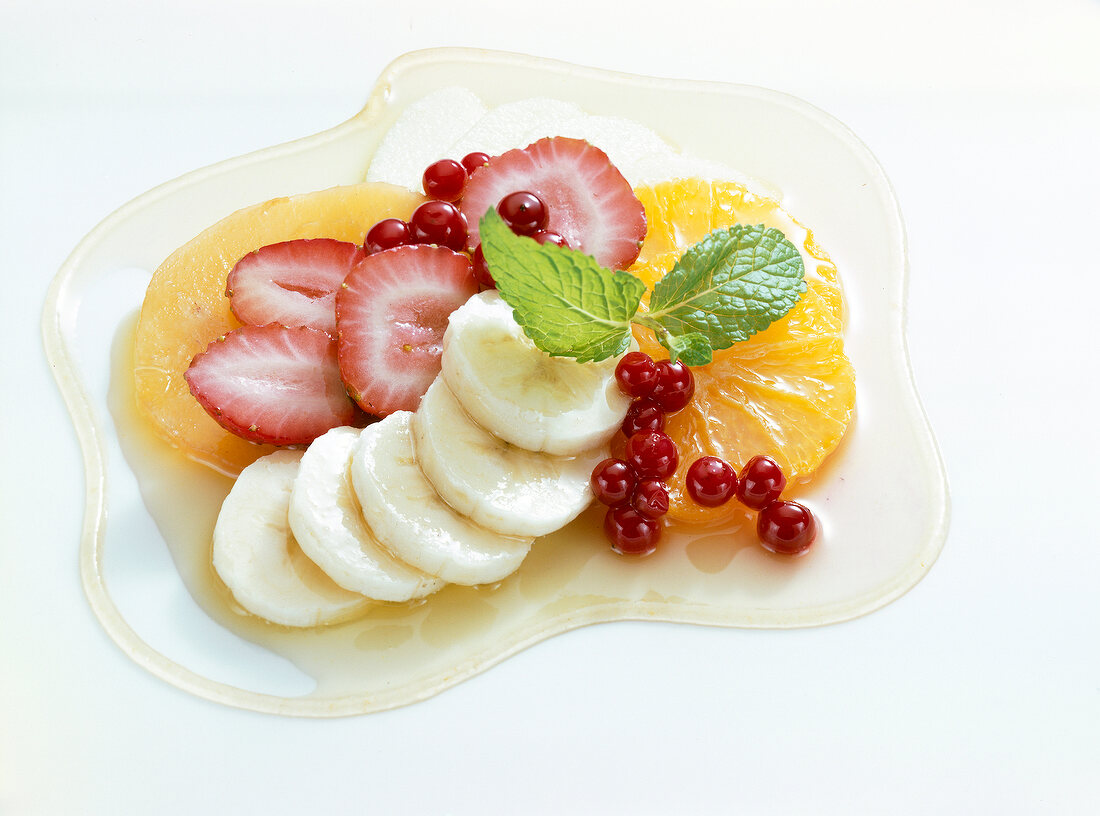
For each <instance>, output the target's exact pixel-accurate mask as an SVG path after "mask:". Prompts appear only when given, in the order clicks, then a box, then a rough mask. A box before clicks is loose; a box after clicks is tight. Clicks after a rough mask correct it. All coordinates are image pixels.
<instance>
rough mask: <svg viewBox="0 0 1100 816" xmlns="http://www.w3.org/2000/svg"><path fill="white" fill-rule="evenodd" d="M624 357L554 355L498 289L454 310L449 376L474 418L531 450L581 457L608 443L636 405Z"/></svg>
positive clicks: (447, 348) (447, 349)
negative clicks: (621, 377) (622, 374)
mask: <svg viewBox="0 0 1100 816" xmlns="http://www.w3.org/2000/svg"><path fill="white" fill-rule="evenodd" d="M617 364H618V358H615V357H612V358H610V359H608V360H603V361H601V362H599V363H578V362H577V361H576V360H574V359H572V358H570V357H551V356H550V355H549V354H547V353H546V352H544V351H541V350H540V349H539V348H537V347H536V346H535V344H534V343H532V342H531V340H530V339H528V337H527V336H526V335H525V334H524V333H523V329H521V328H520V326H519V324H518V323H516V321H515V319H514V318H513V317H512V308H511V307H510V306H509V305H508V304H507V303H505V302H504V301H503V300H502V299H501V297H500V295H498V294H497V293H496V292H495V291H492V290H490V291H486V292H482V293H481V294H480V295H475V296H474V297H472V298H470V299H469V300H468V301H466V303H465V304H464V305H463V306H462V307H461V308H459V309H457V310H456V311H455V312H453V313H452V314H451V317H450V325H449V326H448V327H447V331H446V333H445V334H444V335H443V379H444V380H446V382H447V385H448V386H449V387H450V389H451V392H452V393H453V394H454V395H455V397H457V398H458V401H459V402H460V403H462V407H463V408H465V409H466V412H467V413H468V414H469V415H470V416H471V417H472V418H473V420H474V421H475V422H476V423H477V424H478V425H481V426H482V427H483V428H485V429H486V430H487V431H489V432H491V433H493V434H495V435H497V436H498V437H500V438H501V439H503V440H504V441H506V442H511V443H512V444H513V445H517V446H519V447H521V448H525V449H527V450H530V451H544V452H546V453H551V454H556V455H558V456H576V455H578V454H580V453H581V452H583V451H587V450H591V449H592V448H596V447H599V446H601V445H605V444H607V442H608V441H609V440H610V439H611V437H612V436H614V434H615V431H616V430H618V428H619V426H620V425H621V424H622V421H623V418H624V417H625V416H626V410H627V408H629V407H630V397H628V396H626V395H625V394H623V393H622V391H620V390H619V387H618V384H617V383H616V381H615V366H616V365H617Z"/></svg>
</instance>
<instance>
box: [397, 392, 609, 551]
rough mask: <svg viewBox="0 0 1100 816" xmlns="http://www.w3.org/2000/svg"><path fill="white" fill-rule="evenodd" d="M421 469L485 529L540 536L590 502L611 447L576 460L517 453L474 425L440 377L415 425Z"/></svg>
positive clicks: (454, 504) (446, 497) (453, 503)
mask: <svg viewBox="0 0 1100 816" xmlns="http://www.w3.org/2000/svg"><path fill="white" fill-rule="evenodd" d="M412 432H413V441H414V443H415V445H414V447H415V452H416V461H417V462H418V463H419V465H420V469H421V470H422V471H423V472H424V475H425V476H427V477H428V481H429V482H431V483H432V486H433V487H435V489H436V492H437V493H439V495H440V497H441V498H442V499H443V500H444V501H445V502H447V504H449V505H450V506H451V507H453V508H454V509H455V510H457V511H458V512H460V513H462V514H464V515H466V516H469V517H470V518H471V519H472V520H473V521H474V522H476V523H478V524H480V525H481V526H482V527H487V528H489V529H490V530H494V531H496V532H498V533H504V534H505V535H525V536H541V535H546V534H547V533H552V532H554V530H557V529H559V528H561V527H564V526H565V525H566V524H568V523H569V522H571V521H572V520H573V519H575V518H576V517H577V515H578V514H580V512H581V511H582V510H584V509H585V508H586V507H587V506H588V505H589V503H590V502H591V501H592V491H591V489H590V488H589V486H588V481H589V476H590V475H591V473H592V468H593V467H595V465H596V463H597V462H599V461H600V460H601V459H604V458H606V457H607V456H608V455H609V454H608V451H607V447H606V446H604V447H601V448H595V449H593V450H589V451H585V452H584V453H582V454H579V455H578V456H551V455H549V454H546V453H535V452H533V451H529V450H524V449H523V448H517V447H516V446H514V445H510V444H509V443H507V442H504V441H502V440H500V439H498V438H497V437H496V436H494V435H493V434H491V433H489V432H488V431H486V430H485V429H484V428H482V427H481V426H480V425H478V424H477V423H475V422H474V421H473V420H472V419H470V417H469V415H467V413H466V412H465V411H464V410H463V408H462V405H461V404H460V403H459V402H458V400H457V399H455V396H454V394H452V393H451V389H449V388H448V387H447V383H445V382H444V381H443V379H442V378H441V377H436V379H435V382H434V383H432V385H431V387H430V388H429V389H428V392H427V393H426V394H425V395H424V397H423V398H422V399H421V401H420V407H419V408H417V409H416V413H415V414H414V415H413V418H412Z"/></svg>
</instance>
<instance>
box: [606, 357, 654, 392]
mask: <svg viewBox="0 0 1100 816" xmlns="http://www.w3.org/2000/svg"><path fill="white" fill-rule="evenodd" d="M615 379H616V380H618V381H619V390H620V391H622V392H623V393H624V394H628V395H630V396H632V397H648V396H649V395H650V394H652V393H653V389H654V387H655V386H656V385H657V364H656V363H655V362H653V358H652V357H650V356H649V355H648V354H646V353H645V352H644V351H628V352H627V353H626V354H624V355H623V358H622V359H621V360H619V364H618V365H617V366H615Z"/></svg>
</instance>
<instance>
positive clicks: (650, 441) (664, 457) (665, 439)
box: [626, 431, 680, 479]
mask: <svg viewBox="0 0 1100 816" xmlns="http://www.w3.org/2000/svg"><path fill="white" fill-rule="evenodd" d="M626 461H627V464H629V465H630V466H631V467H632V468H634V472H635V473H637V474H638V475H639V476H644V477H647V478H651V479H667V478H668V477H669V476H671V475H672V474H673V473H675V472H676V465H677V463H678V462H679V461H680V454H679V452H678V451H677V450H676V443H675V442H673V441H672V439H671V438H670V437H669V436H668V435H667V434H665V433H662V432H661V431H642V432H641V433H636V434H634V436H632V437H630V439H628V440H626Z"/></svg>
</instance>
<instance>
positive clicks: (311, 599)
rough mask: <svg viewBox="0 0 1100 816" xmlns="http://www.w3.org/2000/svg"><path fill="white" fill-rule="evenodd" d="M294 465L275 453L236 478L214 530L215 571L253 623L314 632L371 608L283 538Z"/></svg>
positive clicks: (295, 454) (293, 455)
mask: <svg viewBox="0 0 1100 816" xmlns="http://www.w3.org/2000/svg"><path fill="white" fill-rule="evenodd" d="M301 458H302V452H301V451H276V452H275V453H272V454H270V455H268V456H264V457H263V458H261V459H257V460H256V461H255V462H253V463H252V464H251V465H249V466H248V467H246V468H245V469H244V470H243V471H241V475H240V476H238V477H237V481H236V483H235V484H234V485H233V489H232V490H231V491H230V492H229V495H228V496H226V498H225V502H224V503H223V504H222V509H221V512H220V513H219V514H218V521H217V524H216V525H215V526H214V569H215V570H216V571H217V573H218V575H219V576H221V579H222V581H224V582H225V585H226V586H227V587H229V591H230V592H232V593H233V597H234V598H236V600H237V603H239V604H240V605H241V606H243V607H244V608H245V609H247V610H248V611H249V612H251V613H252V614H253V615H258V616H259V617H261V618H265V619H267V620H269V621H272V622H273V623H280V624H282V625H283V626H320V625H322V624H326V623H336V622H338V621H342V620H346V619H348V618H352V617H355V616H356V615H358V614H361V613H363V612H365V611H366V610H367V608H368V607H369V606H370V605H371V601H370V599H369V598H364V597H363V596H362V595H360V594H358V593H354V592H348V591H347V590H346V589H343V588H342V587H340V586H337V585H336V584H335V583H334V582H333V581H332V579H331V578H329V577H328V576H327V575H325V573H323V572H322V571H321V569H320V568H319V567H318V566H317V565H316V564H314V563H313V562H312V561H311V560H309V558H307V557H306V555H305V553H303V552H302V550H301V548H300V547H299V546H298V543H297V542H296V541H295V539H294V536H293V534H292V533H291V531H290V524H289V521H288V518H287V512H288V509H289V506H290V492H291V489H292V487H293V485H294V479H295V477H296V476H297V475H298V463H299V460H300V459H301Z"/></svg>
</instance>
